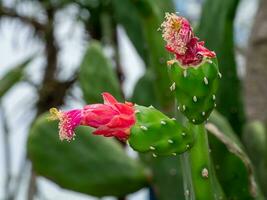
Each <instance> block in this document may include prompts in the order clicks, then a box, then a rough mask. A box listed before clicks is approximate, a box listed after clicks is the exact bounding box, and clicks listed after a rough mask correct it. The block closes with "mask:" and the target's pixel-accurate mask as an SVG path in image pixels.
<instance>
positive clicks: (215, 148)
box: [209, 111, 262, 200]
mask: <svg viewBox="0 0 267 200" xmlns="http://www.w3.org/2000/svg"><path fill="white" fill-rule="evenodd" d="M210 122H211V123H213V124H214V125H216V126H217V127H218V129H219V130H220V131H221V132H222V133H223V134H225V136H226V137H227V138H229V139H230V140H231V141H232V143H233V144H232V145H237V146H238V147H239V148H240V149H241V151H242V154H243V155H244V156H246V158H245V159H249V158H248V157H247V155H246V153H245V149H244V147H243V145H242V143H241V141H240V140H239V138H238V137H237V136H236V134H235V133H234V131H233V129H232V127H231V125H230V124H229V123H228V121H227V120H226V119H225V118H224V117H223V116H222V115H221V114H219V113H218V112H216V111H214V112H213V113H212V115H211V117H210ZM209 141H210V149H211V155H212V158H213V162H214V166H215V170H216V174H217V176H218V179H219V181H220V183H221V185H222V188H223V190H224V192H225V194H226V196H227V199H236V200H238V199H240V200H242V199H254V198H253V196H252V194H251V192H250V190H253V188H252V185H251V182H249V181H250V180H249V176H253V174H251V173H253V172H252V171H250V169H247V168H246V167H247V166H246V165H245V163H244V162H243V161H242V160H241V159H240V158H239V157H238V156H237V155H235V154H233V152H229V150H228V149H227V148H226V146H225V145H224V144H223V143H222V142H221V141H219V140H218V138H215V137H214V136H213V135H212V134H210V135H209ZM255 187H257V186H255ZM257 199H262V198H261V196H260V195H259V196H258V197H257Z"/></svg>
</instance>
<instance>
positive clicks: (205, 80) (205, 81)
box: [204, 77, 209, 85]
mask: <svg viewBox="0 0 267 200" xmlns="http://www.w3.org/2000/svg"><path fill="white" fill-rule="evenodd" d="M204 83H205V84H206V85H208V84H209V81H208V79H207V77H204Z"/></svg>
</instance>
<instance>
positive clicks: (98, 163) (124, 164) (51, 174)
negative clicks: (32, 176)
mask: <svg viewBox="0 0 267 200" xmlns="http://www.w3.org/2000/svg"><path fill="white" fill-rule="evenodd" d="M57 124H58V122H56V121H48V120H47V115H42V116H41V117H39V118H38V119H37V121H36V122H35V123H34V125H33V127H32V128H31V130H30V136H29V139H28V155H29V157H30V159H31V160H32V163H33V168H34V170H35V171H36V173H37V174H38V175H41V176H44V177H46V178H48V179H50V180H52V181H54V182H55V183H57V184H58V185H60V186H61V187H63V188H66V189H70V190H73V191H76V192H81V193H85V194H89V195H93V196H97V197H103V196H123V195H126V194H129V193H132V192H135V191H137V190H139V189H141V188H143V187H145V186H146V185H147V179H148V175H147V171H146V169H145V168H144V166H143V165H142V164H140V162H138V161H137V160H134V159H132V158H130V157H128V156H127V154H126V153H125V151H124V150H123V148H122V146H121V144H119V142H117V141H115V140H114V139H112V138H104V137H102V136H95V135H93V134H92V129H90V128H87V127H80V128H78V129H77V131H76V134H77V135H76V138H75V141H72V142H71V143H69V142H66V141H60V140H59V137H58V125H57Z"/></svg>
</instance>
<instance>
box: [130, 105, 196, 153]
mask: <svg viewBox="0 0 267 200" xmlns="http://www.w3.org/2000/svg"><path fill="white" fill-rule="evenodd" d="M135 110H136V123H135V125H134V126H133V127H132V128H131V133H130V137H129V139H128V141H129V144H130V146H131V147H132V148H133V149H134V150H136V151H138V152H151V153H152V155H153V156H154V157H157V156H158V155H176V154H179V153H182V152H185V151H187V150H189V149H190V148H191V147H192V145H193V142H194V137H193V135H192V133H191V132H189V131H188V130H187V129H186V128H185V127H183V126H182V125H180V124H179V123H178V122H177V121H176V120H175V119H174V118H172V119H170V118H168V117H167V116H166V115H164V114H163V113H161V112H160V111H158V110H157V109H155V108H153V107H152V106H150V107H144V106H139V105H136V106H135Z"/></svg>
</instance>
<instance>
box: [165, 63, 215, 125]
mask: <svg viewBox="0 0 267 200" xmlns="http://www.w3.org/2000/svg"><path fill="white" fill-rule="evenodd" d="M169 74H170V77H171V79H172V81H173V84H172V85H171V88H170V89H171V90H172V91H173V92H175V96H176V98H177V101H178V107H177V109H178V110H180V111H181V112H182V113H183V114H184V115H185V116H186V117H187V118H188V119H189V121H190V122H192V123H193V124H200V123H202V122H204V121H205V120H206V119H207V118H208V117H209V115H210V113H211V111H212V110H213V108H214V107H216V91H217V88H218V82H219V81H218V79H219V77H220V73H219V71H218V66H217V60H216V59H205V60H204V61H203V62H202V63H201V64H200V65H199V66H195V67H188V68H184V67H183V66H182V65H181V64H179V62H174V63H172V64H171V65H169Z"/></svg>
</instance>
